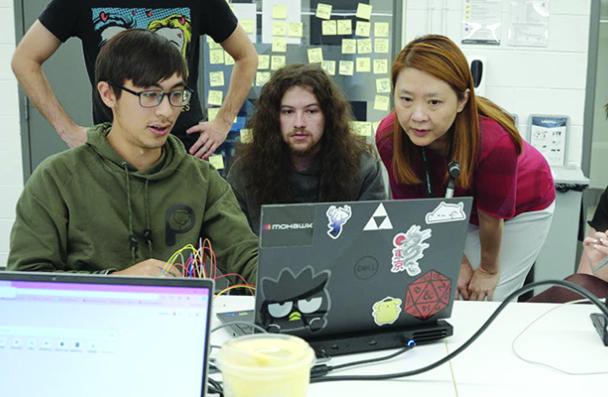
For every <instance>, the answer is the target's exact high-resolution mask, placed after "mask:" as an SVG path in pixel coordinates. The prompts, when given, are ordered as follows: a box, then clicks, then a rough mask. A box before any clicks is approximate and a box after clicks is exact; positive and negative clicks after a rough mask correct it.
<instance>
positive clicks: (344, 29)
mask: <svg viewBox="0 0 608 397" xmlns="http://www.w3.org/2000/svg"><path fill="white" fill-rule="evenodd" d="M338 34H346V35H351V34H353V23H352V21H351V20H350V19H338Z"/></svg>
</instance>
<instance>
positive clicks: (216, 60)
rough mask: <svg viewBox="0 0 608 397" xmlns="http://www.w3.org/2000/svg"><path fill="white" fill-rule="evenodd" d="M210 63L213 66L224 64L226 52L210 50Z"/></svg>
mask: <svg viewBox="0 0 608 397" xmlns="http://www.w3.org/2000/svg"><path fill="white" fill-rule="evenodd" d="M209 63H210V64H212V65H218V64H220V63H224V50H222V49H218V50H209Z"/></svg>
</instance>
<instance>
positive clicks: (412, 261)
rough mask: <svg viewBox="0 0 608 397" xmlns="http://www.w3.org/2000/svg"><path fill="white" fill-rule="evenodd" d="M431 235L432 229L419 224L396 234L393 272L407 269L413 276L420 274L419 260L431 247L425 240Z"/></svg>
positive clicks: (392, 261)
mask: <svg viewBox="0 0 608 397" xmlns="http://www.w3.org/2000/svg"><path fill="white" fill-rule="evenodd" d="M430 237H431V229H425V230H422V229H421V228H420V226H418V225H412V226H411V227H410V228H409V229H408V230H407V232H405V233H398V234H397V235H395V237H393V245H394V246H395V248H394V249H393V258H392V260H391V263H392V265H393V267H392V268H391V272H393V273H398V272H402V271H404V270H405V271H406V272H407V274H408V275H410V276H412V277H414V276H417V275H418V274H420V272H421V270H420V265H419V264H418V260H420V259H422V258H423V257H424V250H425V249H427V248H428V247H430V245H429V244H427V243H425V242H424V241H425V240H427V239H429V238H430Z"/></svg>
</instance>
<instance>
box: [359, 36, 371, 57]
mask: <svg viewBox="0 0 608 397" xmlns="http://www.w3.org/2000/svg"><path fill="white" fill-rule="evenodd" d="M357 52H358V53H359V54H371V53H372V40H371V39H357Z"/></svg>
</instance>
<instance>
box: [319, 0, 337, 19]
mask: <svg viewBox="0 0 608 397" xmlns="http://www.w3.org/2000/svg"><path fill="white" fill-rule="evenodd" d="M332 7H333V6H332V5H331V4H324V3H319V4H317V13H316V14H315V15H316V17H317V18H321V19H329V18H331V9H332Z"/></svg>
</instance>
